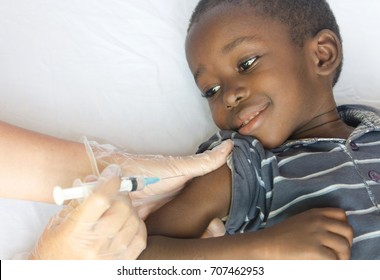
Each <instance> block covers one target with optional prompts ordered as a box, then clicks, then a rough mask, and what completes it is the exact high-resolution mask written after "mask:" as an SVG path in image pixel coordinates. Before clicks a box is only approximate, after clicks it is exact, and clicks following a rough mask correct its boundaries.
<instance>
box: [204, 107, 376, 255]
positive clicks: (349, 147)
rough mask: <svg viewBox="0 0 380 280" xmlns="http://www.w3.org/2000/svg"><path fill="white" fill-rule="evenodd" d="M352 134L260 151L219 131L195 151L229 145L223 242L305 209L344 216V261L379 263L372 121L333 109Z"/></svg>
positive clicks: (354, 110) (365, 112) (371, 116)
mask: <svg viewBox="0 0 380 280" xmlns="http://www.w3.org/2000/svg"><path fill="white" fill-rule="evenodd" d="M338 111H339V113H340V116H341V118H342V119H343V120H344V121H345V122H346V123H347V124H348V125H350V126H353V127H355V129H354V131H353V132H352V133H351V135H350V136H349V138H348V139H333V138H327V139H324V138H313V139H300V140H292V141H288V142H286V143H285V144H283V145H282V146H281V147H278V148H276V149H272V150H265V149H264V148H263V146H262V145H261V143H260V142H259V141H258V140H256V139H255V138H253V137H250V136H242V135H240V134H238V133H236V132H233V131H220V132H218V133H217V134H216V135H214V136H213V137H212V138H211V139H210V140H209V141H207V142H206V143H204V144H202V145H201V146H200V149H199V152H202V151H204V150H206V149H211V148H213V147H215V146H216V145H218V144H219V143H220V142H221V141H223V140H225V139H232V140H233V141H234V151H233V155H232V160H231V161H230V165H231V166H230V167H231V170H232V174H233V175H232V188H233V189H232V199H231V208H230V213H229V216H228V219H227V222H226V225H225V226H226V230H227V233H228V234H235V233H239V232H240V233H243V232H246V231H255V230H259V229H262V228H265V227H269V226H272V225H274V224H276V223H278V222H281V221H283V220H284V219H286V218H288V217H290V216H293V215H295V214H298V213H301V212H304V211H306V210H308V209H311V208H321V207H338V208H342V209H344V210H345V212H346V214H347V217H348V219H349V222H350V224H351V225H352V227H353V229H354V240H353V247H352V252H351V258H352V259H380V114H379V112H378V111H377V110H375V109H373V108H370V107H365V106H359V105H345V106H340V107H338Z"/></svg>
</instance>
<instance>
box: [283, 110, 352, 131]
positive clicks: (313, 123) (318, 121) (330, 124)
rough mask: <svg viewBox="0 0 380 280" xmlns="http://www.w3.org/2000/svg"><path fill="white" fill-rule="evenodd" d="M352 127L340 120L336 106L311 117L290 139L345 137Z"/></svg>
mask: <svg viewBox="0 0 380 280" xmlns="http://www.w3.org/2000/svg"><path fill="white" fill-rule="evenodd" d="M352 131H353V128H352V127H350V126H348V125H347V124H346V123H345V122H344V121H342V120H341V118H340V116H339V113H338V111H337V110H336V108H334V109H333V110H330V111H327V112H324V113H322V114H320V115H317V116H316V117H314V118H313V119H311V120H310V121H309V122H308V123H306V124H305V125H304V126H302V127H301V128H299V129H298V130H297V131H295V133H293V135H292V136H291V137H290V139H300V138H314V137H319V138H343V139H347V138H348V137H349V136H350V134H351V133H352Z"/></svg>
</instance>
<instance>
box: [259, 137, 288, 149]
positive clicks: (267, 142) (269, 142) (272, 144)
mask: <svg viewBox="0 0 380 280" xmlns="http://www.w3.org/2000/svg"><path fill="white" fill-rule="evenodd" d="M258 140H259V141H260V142H261V144H262V145H263V146H264V148H265V149H267V150H269V149H274V148H277V147H279V146H281V145H282V144H284V142H285V141H282V139H281V138H279V137H271V138H265V139H262V138H258Z"/></svg>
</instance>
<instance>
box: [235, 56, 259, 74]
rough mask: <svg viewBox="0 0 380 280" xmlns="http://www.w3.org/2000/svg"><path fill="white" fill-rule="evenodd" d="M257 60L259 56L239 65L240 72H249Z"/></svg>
mask: <svg viewBox="0 0 380 280" xmlns="http://www.w3.org/2000/svg"><path fill="white" fill-rule="evenodd" d="M256 60H257V56H254V57H251V58H249V59H247V60H244V61H243V62H242V63H240V64H239V65H238V69H239V72H246V71H248V70H249V69H250V68H251V67H252V65H253V64H254V63H255V62H256Z"/></svg>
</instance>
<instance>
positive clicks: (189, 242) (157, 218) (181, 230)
mask: <svg viewBox="0 0 380 280" xmlns="http://www.w3.org/2000/svg"><path fill="white" fill-rule="evenodd" d="M253 15H254V10H252V8H247V7H234V6H231V7H228V6H219V7H216V8H214V9H212V10H211V11H209V12H207V13H206V14H204V15H203V16H202V18H201V19H200V21H199V22H197V23H195V24H194V25H193V26H192V27H191V29H190V30H189V33H188V37H187V41H186V54H187V60H188V63H189V67H190V69H191V71H192V73H193V75H194V78H195V81H196V83H197V85H198V87H199V88H200V90H201V92H202V94H203V95H204V96H207V100H208V102H209V106H210V109H211V112H212V115H213V119H214V122H215V123H216V124H217V126H218V127H219V128H220V129H230V130H236V131H238V132H239V133H241V134H243V135H252V136H254V137H256V138H257V139H259V140H260V141H261V143H262V144H263V145H264V147H265V148H268V149H270V148H274V147H277V146H279V145H281V144H282V143H284V142H285V141H286V140H288V139H300V138H308V137H324V138H343V139H347V137H348V136H349V134H350V133H351V132H352V130H353V128H351V127H349V126H347V125H346V124H345V123H344V122H343V121H341V119H340V118H339V115H338V112H337V111H336V109H335V108H336V104H335V101H334V98H333V94H332V83H333V77H334V74H335V71H336V68H337V67H338V65H339V64H340V63H341V60H342V54H341V48H340V44H339V39H338V38H337V36H336V35H335V34H334V33H333V32H331V31H330V30H322V31H320V32H319V33H318V34H316V35H315V36H314V37H313V38H309V39H307V40H306V41H305V44H304V46H303V47H299V46H296V45H295V44H294V43H293V42H292V41H291V39H290V36H289V32H288V30H287V28H286V26H284V25H282V24H280V23H277V22H275V21H273V20H270V19H264V18H260V17H255V16H253ZM220 19H223V20H220ZM231 185H232V184H231V171H230V169H229V168H228V167H227V166H223V167H222V168H220V169H219V170H216V171H214V172H212V173H210V174H208V175H206V176H203V177H199V178H196V179H194V180H192V181H191V182H190V183H189V186H188V187H187V188H185V190H184V191H183V192H182V193H181V194H180V195H179V196H178V197H177V198H176V199H174V200H173V201H171V202H170V203H168V204H167V205H165V206H164V207H162V208H161V209H159V210H158V211H157V212H156V213H154V214H153V215H151V216H150V218H149V219H148V220H147V229H148V234H149V235H150V237H149V239H148V246H147V249H146V250H145V251H144V252H143V253H142V255H141V256H140V258H148V259H150V258H153V259H154V258H162V259H194V258H195V259H348V258H349V256H350V248H351V245H352V238H353V231H352V228H351V226H350V225H349V224H348V222H347V218H346V215H345V213H344V211H343V210H341V209H335V208H321V209H312V210H309V211H306V212H304V213H301V214H298V215H295V216H293V217H291V218H289V219H287V220H285V221H283V222H282V223H279V224H277V225H275V226H272V227H269V228H266V229H264V230H261V231H257V232H250V233H244V234H236V235H233V236H222V237H217V238H209V239H199V237H200V236H201V234H202V233H203V232H204V231H205V229H206V228H207V225H208V223H209V222H210V221H211V220H212V219H213V218H214V217H219V218H223V217H225V216H226V215H228V211H229V206H230V202H231Z"/></svg>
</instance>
